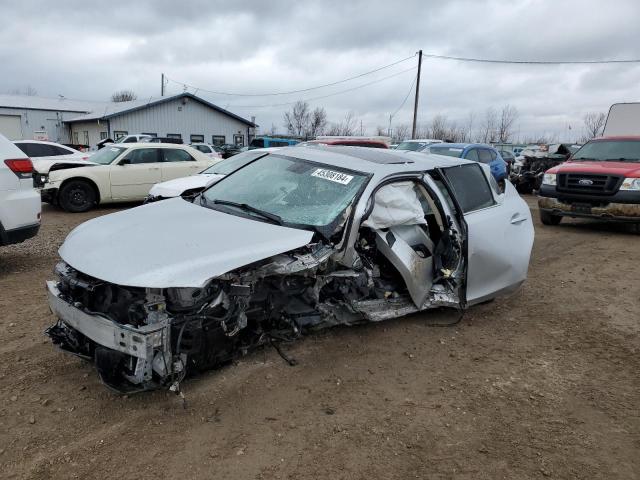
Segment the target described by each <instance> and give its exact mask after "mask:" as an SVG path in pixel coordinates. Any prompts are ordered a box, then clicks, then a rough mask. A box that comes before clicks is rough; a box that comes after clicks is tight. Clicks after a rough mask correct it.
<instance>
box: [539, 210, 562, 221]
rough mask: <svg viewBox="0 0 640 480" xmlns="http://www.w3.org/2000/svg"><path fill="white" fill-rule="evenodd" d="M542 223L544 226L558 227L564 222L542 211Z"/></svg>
mask: <svg viewBox="0 0 640 480" xmlns="http://www.w3.org/2000/svg"><path fill="white" fill-rule="evenodd" d="M540 221H541V222H542V224H543V225H558V224H559V223H560V222H561V221H562V217H561V216H560V215H553V214H552V213H549V212H545V211H544V210H540Z"/></svg>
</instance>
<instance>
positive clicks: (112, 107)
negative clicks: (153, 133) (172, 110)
mask: <svg viewBox="0 0 640 480" xmlns="http://www.w3.org/2000/svg"><path fill="white" fill-rule="evenodd" d="M179 98H189V99H192V100H194V101H196V102H200V103H202V104H203V105H206V106H207V107H209V108H212V109H214V110H216V111H217V112H220V113H222V114H224V115H228V116H229V117H232V118H235V119H236V120H238V121H239V122H242V123H244V124H246V125H247V126H249V127H257V125H256V124H254V123H253V122H251V121H249V120H247V119H245V118H242V117H240V116H238V115H236V114H235V113H231V112H229V111H228V110H225V109H224V108H220V107H218V106H217V105H214V104H213V103H211V102H208V101H206V100H204V99H203V98H200V97H197V96H196V95H194V94H192V93H187V92H185V93H179V94H177V95H172V96H168V97H149V98H146V99H143V100H134V101H131V102H117V103H114V102H107V103H106V104H104V105H102V106H100V107H99V108H97V109H94V110H92V111H90V112H89V113H86V114H84V115H80V116H78V117H75V118H71V119H69V120H65V123H73V122H85V121H89V120H108V119H109V118H113V117H117V116H119V115H124V114H127V113H131V112H135V111H137V110H142V109H145V108H147V107H151V106H153V105H160V104H162V103H166V102H170V101H172V100H176V99H179Z"/></svg>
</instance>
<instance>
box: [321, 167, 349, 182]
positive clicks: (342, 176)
mask: <svg viewBox="0 0 640 480" xmlns="http://www.w3.org/2000/svg"><path fill="white" fill-rule="evenodd" d="M311 176H312V177H319V178H324V179H325V180H329V181H331V182H336V183H341V184H342V185H349V182H350V181H351V180H353V175H347V174H346V173H342V172H334V171H333V170H325V169H324V168H316V170H315V172H313V173H312V174H311Z"/></svg>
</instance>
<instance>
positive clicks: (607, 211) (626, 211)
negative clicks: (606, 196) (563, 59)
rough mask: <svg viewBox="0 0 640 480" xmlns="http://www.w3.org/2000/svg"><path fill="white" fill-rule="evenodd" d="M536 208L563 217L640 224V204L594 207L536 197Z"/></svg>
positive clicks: (609, 204) (610, 204)
mask: <svg viewBox="0 0 640 480" xmlns="http://www.w3.org/2000/svg"><path fill="white" fill-rule="evenodd" d="M538 207H539V208H540V210H543V211H546V212H549V213H551V214H553V215H560V216H563V217H575V218H579V217H580V218H596V219H599V220H606V221H612V222H630V223H640V204H638V203H635V204H634V203H607V204H604V205H598V206H596V205H591V204H589V203H579V202H574V203H565V202H562V201H560V200H558V199H557V198H550V197H538Z"/></svg>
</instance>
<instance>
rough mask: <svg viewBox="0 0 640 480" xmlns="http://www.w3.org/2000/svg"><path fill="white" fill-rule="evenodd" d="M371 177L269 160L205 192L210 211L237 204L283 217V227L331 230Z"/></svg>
mask: <svg viewBox="0 0 640 480" xmlns="http://www.w3.org/2000/svg"><path fill="white" fill-rule="evenodd" d="M366 180H367V176H366V175H364V174H362V173H359V172H354V171H352V170H345V169H342V168H338V167H334V166H331V165H322V164H317V163H312V162H308V161H305V160H300V159H295V158H289V157H282V156H279V155H266V156H263V157H261V158H259V159H257V160H256V161H254V162H253V163H250V164H248V165H247V166H245V167H244V168H242V169H240V170H238V171H236V172H234V173H233V174H231V175H228V176H227V177H225V178H224V179H223V180H222V181H220V182H218V183H216V184H214V185H213V186H211V187H210V188H209V189H208V190H206V191H205V192H204V193H203V198H204V200H205V203H206V205H207V206H208V207H213V206H215V204H216V202H219V203H220V204H222V203H223V202H234V203H236V204H244V205H248V206H250V207H253V208H259V209H260V210H261V211H263V212H267V213H268V214H272V215H277V216H278V217H280V219H281V220H282V222H283V223H288V224H298V225H309V226H315V227H321V226H326V225H329V224H331V223H332V222H334V220H336V218H337V217H338V216H339V215H340V214H341V213H342V212H343V211H344V210H345V209H346V208H347V207H348V206H349V205H350V204H351V202H353V199H354V198H355V197H356V195H357V194H358V192H359V191H360V189H361V188H362V187H363V186H364V184H365V182H366Z"/></svg>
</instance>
